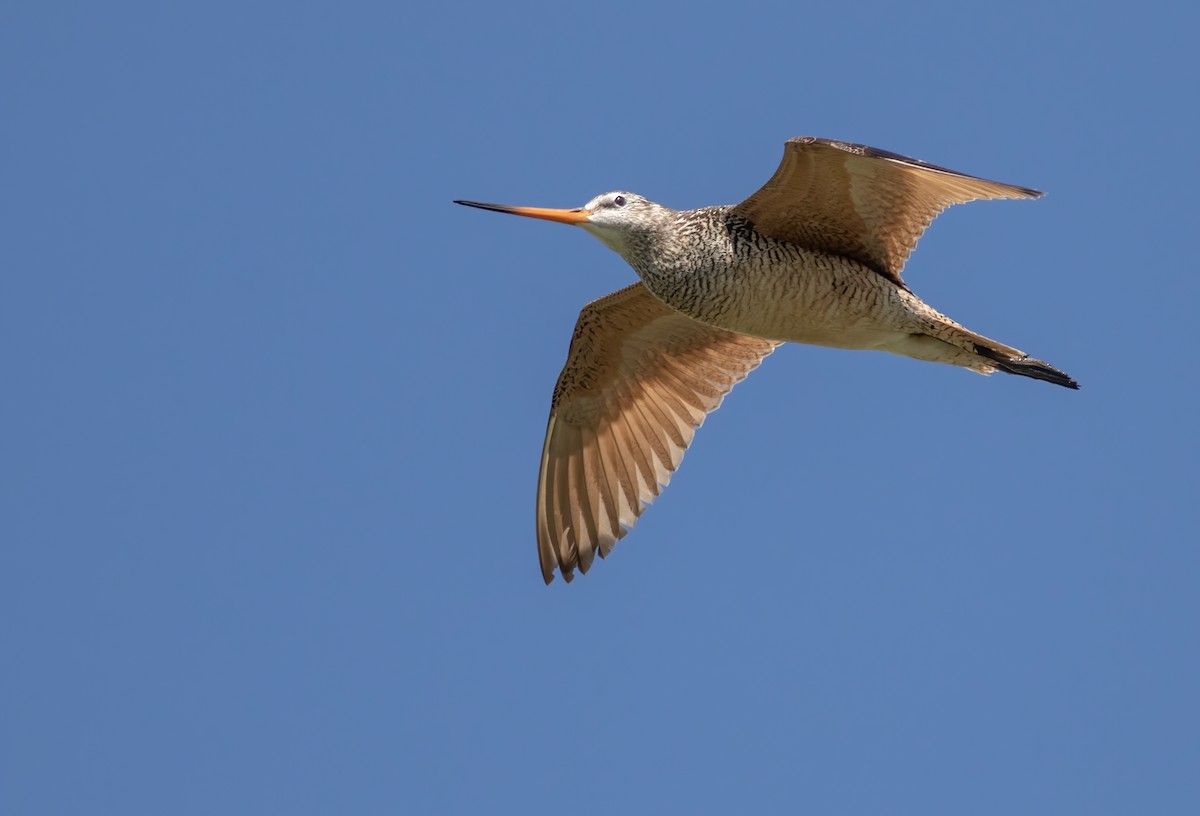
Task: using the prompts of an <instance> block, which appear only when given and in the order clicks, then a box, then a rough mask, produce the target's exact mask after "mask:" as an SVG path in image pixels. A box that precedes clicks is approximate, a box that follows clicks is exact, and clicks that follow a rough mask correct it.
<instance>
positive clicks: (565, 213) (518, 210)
mask: <svg viewBox="0 0 1200 816" xmlns="http://www.w3.org/2000/svg"><path fill="white" fill-rule="evenodd" d="M454 203H455V204H462V205H463V206H465V207H478V208H479V209H481V210H492V211H494V212H502V213H508V214H509V215H524V216H526V217H528V218H541V219H543V220H545V221H557V222H558V223H560V224H583V223H586V222H587V220H588V212H587V210H585V209H583V208H582V207H576V208H575V209H573V210H555V209H551V208H547V207H510V206H508V205H507V204H484V203H483V202H482V201H459V200H457V199H456V200H455V201H454Z"/></svg>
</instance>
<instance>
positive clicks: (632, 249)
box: [621, 207, 734, 297]
mask: <svg viewBox="0 0 1200 816" xmlns="http://www.w3.org/2000/svg"><path fill="white" fill-rule="evenodd" d="M729 209H730V208H729V207H705V208H703V209H699V210H683V211H679V212H676V213H673V217H672V218H671V219H670V220H669V221H665V222H664V223H663V224H662V225H661V227H660V228H659V229H657V230H654V231H651V232H648V233H646V234H645V235H644V236H642V238H641V240H639V241H638V242H637V243H636V244H632V245H630V246H629V247H627V249H626V251H625V252H622V253H621V254H622V255H623V256H624V257H625V260H626V261H628V262H629V265H630V266H632V267H633V268H634V271H636V272H637V273H638V275H639V276H640V277H641V279H642V281H643V282H644V283H645V284H646V287H647V288H648V289H650V291H651V292H654V293H655V294H657V295H659V296H660V297H662V295H661V294H660V293H662V292H665V291H671V290H678V289H679V288H680V287H681V286H685V285H687V284H688V282H689V281H694V280H695V279H696V278H697V276H698V275H699V274H700V273H702V272H705V271H708V270H709V269H711V268H712V267H713V266H716V265H730V264H732V263H733V262H734V256H733V249H734V246H733V240H732V239H731V236H730V233H729V229H728V223H727V221H728V211H729Z"/></svg>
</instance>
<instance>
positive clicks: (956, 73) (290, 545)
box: [0, 0, 1200, 816]
mask: <svg viewBox="0 0 1200 816" xmlns="http://www.w3.org/2000/svg"><path fill="white" fill-rule="evenodd" d="M1189 5H1191V4H1185V3H1182V2H1181V3H1179V4H1175V5H1168V4H1163V3H1155V2H1148V3H1138V4H1133V5H1128V4H1122V5H1116V4H1113V5H1110V6H1097V5H1087V4H1080V3H1075V2H1045V0H1038V1H1037V2H1003V3H1000V2H989V3H978V4H976V3H962V2H948V3H933V4H929V3H927V4H887V3H874V2H864V3H854V4H849V5H846V4H828V3H826V4H812V3H799V2H787V3H778V4H773V5H771V4H768V5H754V4H740V5H739V4H728V3H720V4H709V3H705V2H698V3H687V4H655V3H649V2H638V3H623V2H605V3H587V2H580V3H528V2H505V3H486V4H485V3H472V4H463V5H453V4H438V3H423V4H412V3H398V2H386V3H382V2H381V3H361V4H335V3H325V4H321V3H306V2H287V3H282V2H280V3H214V2H206V3H195V4H190V6H191V7H190V8H187V9H184V8H181V7H179V5H177V4H163V3H144V4H135V3H109V4H102V3H77V4H67V3H52V2H38V3H34V2H28V3H24V2H7V3H5V4H4V5H3V6H2V7H0V88H2V94H3V96H2V102H3V104H2V110H3V120H2V123H0V362H2V368H0V371H2V375H3V384H4V385H3V393H2V395H0V420H2V421H0V654H2V659H3V665H2V666H0V813H4V814H14V816H16V814H22V815H23V816H24V815H30V816H32V815H34V814H83V813H87V814H99V813H104V814H108V813H112V814H143V813H144V814H217V813H219V814H241V813H246V814H263V813H288V814H308V813H413V814H441V813H446V814H456V813H466V814H479V813H520V814H540V813H563V812H567V813H577V814H592V813H603V814H617V813H782V812H787V813H797V812H803V813H838V814H879V813H890V814H923V815H926V816H927V815H928V814H965V813H969V814H1006V816H1011V814H1015V813H1021V814H1029V813H1047V814H1073V813H1080V814H1083V813H1086V814H1130V813H1155V814H1194V813H1200V708H1198V702H1197V700H1198V697H1197V689H1200V654H1198V645H1200V644H1198V638H1197V630H1198V627H1200V593H1198V592H1197V587H1198V582H1200V536H1198V534H1197V522H1198V520H1200V519H1198V518H1197V517H1198V515H1200V512H1198V510H1197V504H1198V502H1200V489H1198V479H1197V475H1196V464H1197V453H1198V445H1197V430H1196V429H1197V417H1198V416H1200V399H1198V389H1197V384H1196V374H1197V368H1198V365H1197V351H1196V340H1195V338H1196V328H1195V327H1196V311H1197V303H1198V298H1200V287H1198V285H1197V278H1198V274H1200V269H1198V268H1197V258H1196V240H1197V232H1198V230H1200V221H1198V220H1197V212H1198V211H1197V205H1196V191H1197V188H1198V183H1200V172H1198V162H1197V159H1196V156H1197V149H1196V144H1197V141H1198V139H1200V128H1198V119H1197V77H1198V76H1200V69H1198V62H1197V59H1196V56H1195V55H1196V47H1195V31H1196V30H1197V26H1198V25H1200V19H1197V16H1196V12H1194V11H1190V10H1187V11H1185V10H1184V9H1185V6H1189ZM801 134H807V135H818V136H827V137H835V138H840V139H845V140H851V141H857V142H864V143H867V144H871V145H874V146H878V147H881V148H885V149H889V150H893V151H896V152H900V153H904V154H907V155H911V156H916V157H918V158H921V159H924V160H927V161H932V162H935V163H938V164H942V165H945V166H948V167H951V168H954V169H958V170H962V171H964V172H968V173H973V174H977V175H983V176H986V177H990V178H996V179H1000V180H1003V181H1008V182H1013V183H1017V184H1022V185H1028V186H1033V187H1037V188H1039V189H1043V190H1046V191H1048V195H1047V196H1046V197H1045V198H1044V199H1042V200H1040V201H1036V202H994V203H993V202H988V203H980V204H972V205H968V206H966V207H957V208H954V209H952V210H951V211H950V212H948V213H946V214H945V215H943V216H942V217H941V218H940V219H939V220H938V221H937V222H936V223H935V224H934V225H933V227H932V229H931V230H930V231H929V232H928V233H927V234H926V236H925V238H924V240H923V241H922V243H921V246H920V247H919V249H918V250H917V252H916V253H915V254H914V256H913V257H912V259H911V260H910V262H909V265H908V267H907V269H906V277H907V279H908V280H909V282H910V283H911V284H912V286H913V287H914V289H915V290H916V291H917V292H918V293H919V294H921V295H922V296H923V297H924V298H925V299H926V300H928V301H929V302H930V303H931V304H932V305H934V306H935V307H937V308H939V309H941V310H943V311H945V312H947V313H948V314H950V315H951V316H953V317H954V318H956V319H958V320H960V321H962V322H964V323H965V324H967V325H968V326H970V327H971V328H973V329H976V330H978V331H980V332H983V333H985V334H988V335H990V336H992V337H995V338H997V339H998V340H1001V341H1003V342H1005V343H1009V344H1012V345H1016V346H1017V347H1019V348H1022V349H1025V350H1026V351H1028V352H1030V353H1032V354H1034V355H1035V356H1039V357H1043V358H1045V359H1046V360H1048V361H1050V362H1051V363H1053V364H1055V365H1057V366H1059V367H1061V368H1063V369H1064V370H1066V371H1068V372H1070V373H1071V374H1072V375H1074V376H1075V377H1077V378H1078V379H1079V381H1080V382H1081V383H1082V386H1083V388H1082V390H1081V391H1079V392H1071V391H1068V390H1066V389H1062V388H1056V387H1053V386H1050V385H1047V384H1045V383H1039V382H1035V381H1032V380H1026V379H1023V378H1016V377H1005V376H1000V375H997V376H993V377H991V378H983V377H979V376H976V375H974V374H971V373H969V372H965V371H961V370H955V369H952V368H949V367H943V366H935V365H931V364H925V363H918V362H915V361H911V360H906V359H902V358H898V357H891V356H888V355H883V354H870V353H861V352H857V353H856V352H845V351H835V350H828V349H818V348H811V347H803V346H789V347H785V348H784V349H782V350H781V351H780V352H778V353H777V354H776V355H774V356H773V357H772V358H771V359H769V360H768V361H767V363H766V364H765V365H764V366H763V367H762V368H761V369H759V370H758V371H756V372H755V373H754V374H753V375H752V376H751V377H750V378H749V379H748V380H747V381H746V382H745V383H744V384H742V385H740V386H739V387H738V388H737V389H736V390H735V391H734V393H733V394H732V395H731V396H730V398H729V399H728V400H726V402H725V405H724V407H722V409H721V410H720V411H718V412H717V413H716V414H714V415H713V416H712V417H710V419H709V421H708V422H707V423H706V425H705V427H704V428H703V430H702V431H701V432H700V433H699V434H698V436H697V441H696V444H695V445H694V447H693V448H692V450H691V451H690V452H689V454H688V456H687V458H686V460H685V461H684V465H683V467H682V469H681V470H680V471H679V473H678V474H677V475H676V477H675V479H674V481H673V483H672V485H671V487H670V489H669V490H667V491H666V492H665V493H664V495H663V496H662V497H661V498H660V499H659V501H658V502H657V503H656V504H655V505H654V506H653V507H652V508H651V509H650V510H649V511H648V512H647V514H646V515H645V516H644V518H643V519H642V521H641V523H640V524H639V525H638V528H637V530H636V531H634V533H633V534H632V535H630V536H629V537H628V538H627V539H625V540H624V541H623V542H622V543H621V544H620V545H619V546H618V547H617V549H616V551H615V553H614V554H613V556H612V557H611V558H609V559H608V560H607V561H605V562H597V564H596V565H595V567H594V569H593V571H592V572H591V573H589V574H588V575H586V576H582V577H580V578H579V579H577V580H576V581H575V582H574V583H573V584H572V585H570V586H567V585H565V584H564V583H563V582H562V581H561V580H559V581H556V582H555V583H554V585H553V586H551V587H549V588H547V587H545V586H543V584H542V581H541V577H540V575H539V573H538V569H537V562H536V555H535V547H534V529H533V520H534V514H533V499H534V486H535V480H536V470H537V465H538V460H539V454H540V450H541V445H542V436H543V432H544V429H545V421H546V414H547V411H548V404H549V397H550V392H551V388H552V386H553V383H554V380H555V377H556V376H557V374H558V370H559V367H560V366H561V364H562V362H563V359H564V358H565V355H566V349H567V342H568V339H569V336H570V331H571V328H572V326H573V325H574V321H575V319H576V316H577V314H578V311H579V309H580V307H581V306H582V305H583V304H584V303H586V302H587V301H589V300H592V299H594V298H596V297H599V296H601V295H604V294H606V293H608V292H610V291H612V290H614V289H617V288H619V287H621V286H625V285H626V284H628V283H630V282H631V281H633V280H634V274H633V272H632V271H631V270H630V269H629V268H627V267H626V266H625V264H624V262H623V261H621V259H620V258H619V257H617V256H616V255H615V254H613V253H611V252H610V251H609V250H607V249H606V248H605V247H604V246H602V245H601V244H600V243H599V242H597V241H595V240H594V239H592V238H590V237H588V236H587V235H586V234H584V233H583V232H582V231H580V230H572V229H569V228H566V227H562V226H559V225H553V224H547V223H543V222H535V221H527V220H524V219H515V218H508V217H505V216H500V215H495V214H491V213H483V212H478V211H471V210H467V209H464V208H461V207H456V206H454V205H452V204H451V199H454V198H473V199H478V200H483V201H501V202H510V203H514V204H533V205H544V206H578V205H580V204H582V203H583V202H584V201H586V200H587V199H589V198H590V197H592V196H593V195H596V194H598V193H600V192H603V191H606V190H610V189H629V190H633V191H636V192H639V193H641V194H643V195H646V196H648V197H649V198H652V199H654V200H657V201H659V202H661V203H664V204H667V205H670V206H674V207H680V208H687V207H696V206H702V205H707V204H724V203H734V202H736V201H739V200H740V199H742V198H743V197H745V196H746V195H748V194H749V193H751V192H753V191H754V190H755V189H756V188H757V187H758V186H759V185H760V184H761V183H762V182H764V181H765V180H766V179H767V178H768V177H769V176H770V174H771V173H772V172H773V170H774V169H775V166H776V163H777V162H778V159H779V156H780V154H781V151H782V144H783V141H784V140H785V139H786V138H788V137H791V136H796V135H801Z"/></svg>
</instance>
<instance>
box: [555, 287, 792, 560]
mask: <svg viewBox="0 0 1200 816" xmlns="http://www.w3.org/2000/svg"><path fill="white" fill-rule="evenodd" d="M777 345H779V344H778V343H775V342H773V341H771V340H763V339H761V338H758V337H751V336H749V335H744V334H735V333H734V332H729V331H724V330H722V329H716V328H712V327H710V326H706V325H704V324H702V323H698V322H696V321H695V320H692V319H691V318H690V317H687V316H686V315H683V314H680V313H679V312H676V311H674V310H673V309H671V308H670V307H668V306H666V305H665V304H663V303H662V302H660V301H659V300H658V299H657V298H655V297H654V296H653V295H651V294H650V292H649V290H647V289H646V287H645V286H643V285H642V284H640V283H636V284H634V285H633V286H629V287H626V288H625V289H621V290H619V291H617V292H614V293H612V294H611V295H608V296H607V297H603V298H600V299H599V300H597V301H594V302H592V303H589V304H588V305H587V306H585V307H583V310H582V311H581V312H580V313H579V321H578V322H577V323H576V324H575V333H574V335H573V336H572V338H571V348H570V351H569V352H568V353H567V362H566V365H565V366H563V370H562V374H560V375H559V378H558V384H557V385H556V386H555V387H554V398H553V401H552V402H551V405H550V421H549V423H548V425H547V427H546V443H545V446H544V447H543V449H542V466H541V472H540V473H539V474H538V489H537V543H538V558H539V559H540V561H541V566H542V576H543V577H544V578H545V579H546V583H550V581H552V580H553V579H554V568H555V567H558V568H559V570H560V571H561V572H562V575H563V577H564V578H565V579H567V580H568V581H570V580H571V577H572V572H573V570H574V569H575V567H579V569H580V571H581V572H587V571H588V568H589V567H590V566H591V564H592V559H593V558H594V557H595V555H596V553H597V552H599V553H600V556H601V557H604V556H606V555H608V553H609V551H610V550H612V548H613V545H614V544H615V543H616V541H617V539H619V538H622V537H623V536H624V535H625V532H626V530H627V529H628V528H631V527H633V525H634V523H635V522H636V521H637V519H638V516H640V515H641V513H642V511H643V510H644V509H645V508H646V506H647V505H648V504H649V503H650V502H652V501H654V498H655V497H656V496H657V495H658V494H659V493H660V492H661V491H662V488H663V487H664V486H666V484H667V482H668V481H669V480H670V478H671V473H672V472H674V470H675V469H676V468H677V467H679V462H680V460H681V459H682V458H683V452H684V451H685V450H686V449H687V447H688V445H689V444H691V441H692V435H693V434H694V433H695V430H696V428H698V427H699V426H700V423H702V422H703V421H704V417H705V415H707V414H708V412H709V411H712V410H714V409H715V408H716V407H717V406H718V405H720V404H721V400H722V399H723V398H724V396H725V394H727V393H728V392H729V390H730V389H731V388H733V386H734V385H735V384H737V383H739V382H741V380H742V379H743V378H745V376H746V375H747V374H749V373H750V372H751V371H752V370H753V369H754V368H755V367H757V366H758V364H759V363H760V362H762V360H763V358H764V357H766V356H767V355H768V354H770V353H771V352H772V351H773V350H774V349H775V347H776V346H777Z"/></svg>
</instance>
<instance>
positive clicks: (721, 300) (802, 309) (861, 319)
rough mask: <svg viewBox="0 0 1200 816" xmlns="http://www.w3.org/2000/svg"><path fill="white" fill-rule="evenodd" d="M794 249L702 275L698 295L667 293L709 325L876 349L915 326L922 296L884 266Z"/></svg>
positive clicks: (795, 340) (791, 339)
mask: <svg viewBox="0 0 1200 816" xmlns="http://www.w3.org/2000/svg"><path fill="white" fill-rule="evenodd" d="M789 249H790V251H783V252H778V253H772V254H768V255H764V256H762V257H759V258H756V259H750V260H747V261H741V262H739V263H736V264H731V265H729V266H726V267H724V268H720V269H714V270H711V271H709V272H708V273H706V274H701V275H697V276H695V278H693V280H694V281H696V282H698V283H699V284H700V285H699V286H696V287H694V288H692V287H689V288H692V291H691V292H690V293H689V295H690V297H687V298H678V299H676V302H672V299H668V298H665V297H664V298H663V299H664V300H667V302H668V303H669V304H670V305H672V306H674V307H675V308H677V309H679V310H680V311H682V312H684V313H685V314H688V315H689V316H691V317H694V318H696V319H697V320H700V321H701V322H704V323H708V324H709V325H713V326H717V327H719V328H723V329H728V330H730V331H736V332H740V333H742V334H752V335H755V336H758V337H765V338H769V339H772V340H784V341H789V342H793V343H810V344H813V345H820V346H836V347H839V348H851V349H869V348H876V347H878V346H880V345H884V344H886V343H888V342H890V341H893V340H894V339H895V338H896V334H897V333H898V332H906V331H908V330H909V328H910V327H911V325H912V318H913V308H912V307H913V304H911V303H910V302H909V301H910V300H912V301H916V298H914V297H913V296H912V295H910V294H909V293H908V292H906V291H905V290H903V289H901V288H900V287H899V286H897V285H896V284H894V283H893V282H891V281H890V280H888V279H886V278H884V277H883V276H882V275H880V274H879V273H878V272H875V271H874V270H872V269H870V268H869V267H866V266H864V265H862V264H860V263H858V262H856V261H852V260H850V259H847V258H841V257H839V256H835V255H828V254H825V253H819V252H810V251H806V250H801V249H799V248H789ZM656 294H657V293H656ZM661 296H662V295H660V297H661ZM916 303H919V301H916Z"/></svg>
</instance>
